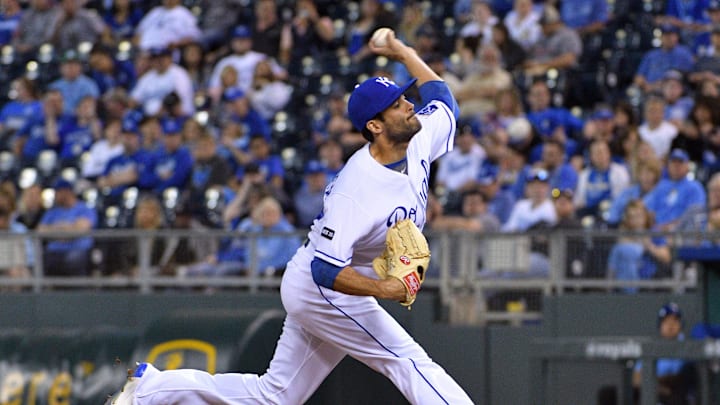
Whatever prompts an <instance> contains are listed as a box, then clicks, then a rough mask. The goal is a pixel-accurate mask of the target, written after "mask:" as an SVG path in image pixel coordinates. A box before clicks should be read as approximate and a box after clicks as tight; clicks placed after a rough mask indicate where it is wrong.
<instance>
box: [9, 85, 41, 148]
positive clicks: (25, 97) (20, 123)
mask: <svg viewBox="0 0 720 405" xmlns="http://www.w3.org/2000/svg"><path fill="white" fill-rule="evenodd" d="M10 89H11V91H15V92H16V93H17V98H16V99H15V100H12V101H9V102H7V103H6V104H5V105H4V106H3V107H2V109H0V133H2V134H3V135H2V136H5V134H6V133H10V134H14V133H15V132H17V131H18V130H20V128H22V127H24V126H25V124H27V122H28V121H29V120H31V119H32V118H33V117H37V116H40V115H41V114H42V103H41V102H40V101H38V99H37V97H38V91H37V89H36V87H35V83H34V82H33V81H32V80H30V79H28V78H26V77H22V78H19V79H16V80H14V81H13V82H12V84H11V85H10ZM3 146H4V145H3Z"/></svg>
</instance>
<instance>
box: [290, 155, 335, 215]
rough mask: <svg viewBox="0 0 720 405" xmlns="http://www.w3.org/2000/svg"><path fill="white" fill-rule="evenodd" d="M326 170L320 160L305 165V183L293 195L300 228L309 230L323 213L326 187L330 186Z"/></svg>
mask: <svg viewBox="0 0 720 405" xmlns="http://www.w3.org/2000/svg"><path fill="white" fill-rule="evenodd" d="M325 170H326V168H325V165H323V164H322V163H321V162H320V161H318V160H310V161H309V162H307V164H306V165H305V173H304V176H303V182H302V184H301V186H300V188H299V189H298V190H297V191H296V192H295V193H294V194H293V204H294V207H295V212H296V215H297V220H296V224H297V226H298V228H309V227H310V225H312V223H313V221H314V220H315V218H317V217H318V216H319V215H320V213H322V209H323V203H324V199H325V187H326V186H327V184H328V180H327V175H326V172H325Z"/></svg>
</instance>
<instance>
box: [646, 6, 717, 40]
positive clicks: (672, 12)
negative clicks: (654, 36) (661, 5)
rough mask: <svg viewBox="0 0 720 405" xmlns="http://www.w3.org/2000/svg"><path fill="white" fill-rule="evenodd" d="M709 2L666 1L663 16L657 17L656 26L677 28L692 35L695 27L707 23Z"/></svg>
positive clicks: (695, 29)
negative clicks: (665, 25)
mask: <svg viewBox="0 0 720 405" xmlns="http://www.w3.org/2000/svg"><path fill="white" fill-rule="evenodd" d="M709 3H710V2H709V0H667V1H666V2H665V14H664V15H660V16H657V17H656V18H655V22H656V23H657V24H667V25H670V26H673V27H677V28H678V29H680V30H682V31H683V33H687V34H691V33H692V34H694V33H695V31H697V26H698V25H699V24H702V23H704V22H706V21H707V14H706V10H707V8H708V5H709Z"/></svg>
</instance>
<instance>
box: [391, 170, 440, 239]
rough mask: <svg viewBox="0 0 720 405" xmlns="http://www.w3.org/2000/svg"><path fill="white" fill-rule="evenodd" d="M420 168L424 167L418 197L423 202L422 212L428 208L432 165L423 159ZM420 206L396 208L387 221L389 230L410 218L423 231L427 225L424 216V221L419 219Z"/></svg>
mask: <svg viewBox="0 0 720 405" xmlns="http://www.w3.org/2000/svg"><path fill="white" fill-rule="evenodd" d="M420 167H422V170H423V177H422V180H421V182H420V185H419V187H418V190H419V191H418V197H419V198H420V201H421V202H422V204H423V205H422V207H420V209H422V211H423V212H424V211H425V208H426V207H427V201H428V193H429V191H430V163H428V161H427V160H425V159H422V160H420ZM417 214H418V206H417V205H414V206H412V207H402V206H400V207H395V209H393V210H392V211H391V212H390V215H388V218H387V221H385V225H387V227H388V228H390V227H391V226H393V224H395V223H396V222H398V221H402V220H403V219H406V218H409V219H411V220H412V221H413V222H415V224H416V225H417V226H418V227H419V228H421V229H422V226H423V224H424V223H425V219H424V216H423V218H422V220H420V219H419V218H418V215H417Z"/></svg>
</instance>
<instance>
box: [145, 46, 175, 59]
mask: <svg viewBox="0 0 720 405" xmlns="http://www.w3.org/2000/svg"><path fill="white" fill-rule="evenodd" d="M148 54H150V56H151V57H157V56H165V55H171V54H172V51H171V50H170V48H168V47H164V46H156V47H152V48H150V49H149V50H148Z"/></svg>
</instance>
